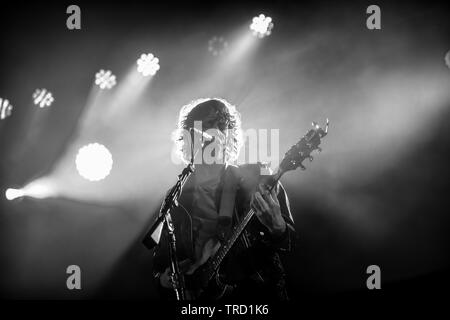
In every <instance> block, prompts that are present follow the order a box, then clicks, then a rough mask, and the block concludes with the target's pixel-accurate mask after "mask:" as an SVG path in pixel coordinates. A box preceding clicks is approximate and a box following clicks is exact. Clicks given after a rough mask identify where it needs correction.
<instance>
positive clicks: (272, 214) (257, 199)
mask: <svg viewBox="0 0 450 320" xmlns="http://www.w3.org/2000/svg"><path fill="white" fill-rule="evenodd" d="M258 188H259V191H257V192H256V193H255V194H254V195H253V197H252V201H251V206H252V208H253V209H254V210H255V214H256V216H257V217H258V220H259V221H260V222H261V223H262V224H263V225H265V226H266V227H267V229H269V231H270V233H271V234H272V235H274V236H277V235H282V234H283V233H284V231H285V230H286V221H284V219H283V216H282V215H281V208H280V203H279V202H278V197H277V194H276V192H275V189H276V188H273V189H272V191H271V192H269V190H268V189H267V188H266V187H265V186H263V185H261V184H260V185H259V187H258Z"/></svg>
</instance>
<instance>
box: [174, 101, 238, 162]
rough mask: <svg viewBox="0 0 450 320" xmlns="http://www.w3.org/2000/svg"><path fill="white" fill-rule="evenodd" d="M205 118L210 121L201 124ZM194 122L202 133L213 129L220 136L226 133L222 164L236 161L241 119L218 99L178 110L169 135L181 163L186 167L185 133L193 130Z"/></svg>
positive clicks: (195, 102) (191, 104)
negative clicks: (198, 122)
mask: <svg viewBox="0 0 450 320" xmlns="http://www.w3.org/2000/svg"><path fill="white" fill-rule="evenodd" d="M207 117H208V118H211V117H212V119H210V121H205V120H206V119H207ZM211 120H212V121H211ZM195 121H202V126H203V127H202V129H203V130H204V131H206V130H208V129H210V128H213V127H215V128H218V129H219V130H220V131H222V132H223V133H225V131H227V141H226V145H225V162H226V163H231V162H233V161H235V160H236V159H237V158H238V155H239V150H240V149H241V147H242V144H243V134H242V129H241V115H240V114H239V112H238V111H237V110H236V107H235V106H233V105H232V104H230V103H229V102H228V101H226V100H225V99H222V98H200V99H196V100H194V101H192V102H190V103H189V104H187V105H184V106H183V107H182V108H181V110H180V115H179V118H178V123H177V129H176V130H175V131H174V132H173V133H172V140H173V142H174V143H175V148H176V153H177V155H178V157H180V159H181V160H182V161H183V162H185V163H189V161H190V152H191V151H190V150H188V149H189V148H187V145H186V142H185V138H186V132H187V131H189V129H190V128H194V122H195Z"/></svg>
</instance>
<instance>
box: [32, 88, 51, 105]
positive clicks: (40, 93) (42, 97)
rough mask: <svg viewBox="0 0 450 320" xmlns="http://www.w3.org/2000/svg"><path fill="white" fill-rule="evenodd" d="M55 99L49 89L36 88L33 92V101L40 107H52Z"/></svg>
mask: <svg viewBox="0 0 450 320" xmlns="http://www.w3.org/2000/svg"><path fill="white" fill-rule="evenodd" d="M53 101H55V99H54V98H53V95H52V93H51V92H50V91H48V90H47V89H36V90H35V91H34V93H33V102H34V104H35V105H37V106H39V107H40V108H44V107H50V106H51V105H52V103H53Z"/></svg>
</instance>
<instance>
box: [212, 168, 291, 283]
mask: <svg viewBox="0 0 450 320" xmlns="http://www.w3.org/2000/svg"><path fill="white" fill-rule="evenodd" d="M282 174H283V172H282V171H281V170H280V169H278V170H277V173H276V174H274V175H273V176H271V189H272V188H273V187H275V185H276V184H277V182H278V180H279V179H280V178H281V176H282ZM254 214H255V211H254V210H253V209H250V210H249V211H248V212H247V214H246V215H245V217H244V219H243V220H242V221H241V222H240V223H238V224H237V225H236V226H235V227H234V228H233V229H232V231H231V235H230V237H229V238H228V239H227V240H226V241H225V242H224V243H223V244H222V245H221V246H220V248H219V250H217V252H216V254H215V256H214V257H213V258H212V259H210V260H209V261H208V266H207V267H206V270H207V272H208V278H209V279H211V278H212V277H213V276H214V274H215V272H216V271H217V269H218V268H219V266H220V264H221V263H222V261H223V259H224V258H225V256H226V255H227V254H228V252H229V251H230V249H231V248H232V247H233V245H234V243H235V242H236V240H237V239H238V238H239V236H240V235H241V234H242V232H243V231H244V229H245V228H246V227H247V225H248V223H249V222H250V220H251V218H252V217H253V215H254Z"/></svg>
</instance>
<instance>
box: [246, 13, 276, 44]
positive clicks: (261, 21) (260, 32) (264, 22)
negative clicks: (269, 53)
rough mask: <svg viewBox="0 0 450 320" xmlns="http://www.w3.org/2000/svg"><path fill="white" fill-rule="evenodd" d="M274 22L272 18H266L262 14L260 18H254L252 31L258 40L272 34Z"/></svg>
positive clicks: (251, 26)
mask: <svg viewBox="0 0 450 320" xmlns="http://www.w3.org/2000/svg"><path fill="white" fill-rule="evenodd" d="M272 29H273V22H272V18H271V17H266V16H265V15H263V14H260V15H259V16H258V17H254V18H253V20H252V24H251V25H250V30H252V31H253V34H254V35H255V36H257V37H258V38H264V37H265V36H268V35H270V34H271V33H272Z"/></svg>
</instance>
